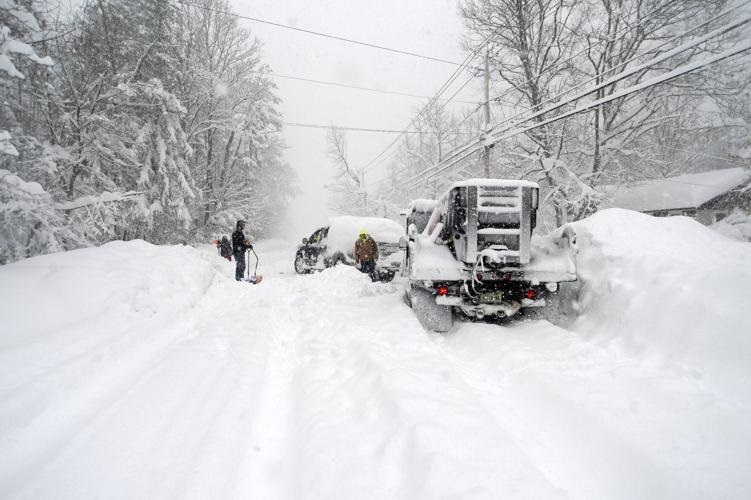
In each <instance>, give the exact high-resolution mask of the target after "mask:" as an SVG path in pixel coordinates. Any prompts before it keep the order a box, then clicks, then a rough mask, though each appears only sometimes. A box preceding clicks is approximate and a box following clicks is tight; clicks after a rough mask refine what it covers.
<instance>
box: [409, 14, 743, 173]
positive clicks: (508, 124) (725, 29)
mask: <svg viewBox="0 0 751 500" xmlns="http://www.w3.org/2000/svg"><path fill="white" fill-rule="evenodd" d="M748 22H751V16H745V17H743V18H741V19H739V20H737V21H735V22H733V23H730V24H727V25H725V26H722V27H720V28H718V29H716V30H714V31H711V32H710V33H707V34H705V35H703V36H701V37H699V38H697V39H694V40H691V41H689V42H687V43H684V44H682V45H680V46H678V47H676V48H674V49H672V50H669V51H667V52H665V53H664V54H661V55H659V56H658V57H655V58H653V59H651V60H649V61H647V62H646V63H644V64H641V65H638V66H635V67H633V68H631V69H629V70H626V71H623V72H621V73H619V74H618V75H616V76H614V77H611V78H610V79H608V80H606V81H605V82H603V83H600V84H598V85H596V86H595V87H592V88H591V89H588V90H585V91H583V92H580V93H579V94H576V95H574V96H573V97H569V98H567V99H564V100H561V101H558V102H556V103H555V104H553V105H552V106H549V107H547V108H545V109H542V110H540V111H537V112H535V113H532V114H531V115H529V116H527V117H525V118H522V119H521V120H519V121H517V122H516V123H511V120H512V119H513V118H514V117H516V116H518V115H515V116H514V117H511V118H509V119H507V120H504V121H503V122H501V123H498V124H496V125H494V126H493V128H492V129H491V130H490V131H489V132H488V135H489V136H490V134H491V133H492V134H493V136H494V137H493V138H492V143H493V144H495V143H497V142H499V141H501V140H503V139H506V138H509V137H513V136H514V135H518V133H520V132H518V131H515V132H513V133H511V134H510V135H505V136H504V135H500V134H503V133H504V132H508V131H510V130H512V129H513V128H514V127H517V126H519V125H520V124H522V123H525V122H528V121H530V120H533V119H534V118H537V117H542V116H543V115H545V114H547V113H550V112H551V111H555V110H556V109H559V108H561V107H563V106H565V105H567V104H570V103H572V102H575V101H578V100H579V99H581V98H583V97H586V96H587V95H589V94H591V93H592V92H595V91H597V90H598V89H601V88H605V87H607V86H610V85H613V84H615V83H617V82H619V81H620V80H623V79H624V78H626V77H628V76H630V75H633V74H635V73H637V72H639V71H643V70H644V69H647V68H650V67H652V66H654V65H656V64H658V63H660V62H663V61H665V60H667V59H669V58H671V57H673V56H675V55H677V54H680V53H681V52H685V51H686V50H688V49H690V48H692V47H695V46H696V45H699V44H700V43H703V42H705V41H707V40H710V39H712V38H714V37H716V36H719V35H722V34H724V33H726V32H728V31H731V30H733V29H737V28H738V27H740V26H742V25H744V24H747V23H748ZM746 50H747V49H746ZM742 51H743V50H741V52H742ZM726 57H729V56H726ZM687 66H690V65H686V66H682V67H681V68H685V67H687ZM694 69H696V68H694ZM672 73H674V71H672V72H670V73H667V74H666V75H670V74H672ZM598 76H599V75H598ZM676 76H677V75H676ZM659 78H660V77H657V78H655V79H659ZM672 78H673V77H670V78H668V79H672ZM655 79H652V80H650V81H654V80H655ZM635 87H639V85H636V86H633V87H629V89H632V88H635ZM637 90H639V89H637ZM621 92H622V91H621ZM621 92H616V93H614V94H611V96H610V97H607V98H604V99H600V100H599V101H594V102H593V103H591V104H590V105H589V106H587V107H585V109H590V108H591V107H593V105H594V104H595V103H598V102H600V103H604V102H609V101H611V100H614V99H615V98H616V97H612V96H619V97H623V96H624V95H628V94H630V93H632V92H628V93H627V94H622V93H621ZM611 97H612V98H611ZM619 97H618V98H619ZM578 109H580V108H577V109H576V110H574V112H573V113H572V112H567V113H564V114H563V115H559V116H558V117H555V118H553V119H549V120H543V121H542V122H538V123H536V124H535V125H532V126H529V127H525V128H523V129H522V130H521V132H528V131H530V130H534V129H536V128H539V127H541V126H544V125H547V124H549V123H552V122H555V121H558V120H560V119H562V118H565V117H568V116H571V115H572V114H577V113H578V112H580V111H577V110H578ZM502 125H506V126H505V127H504V128H502V129H500V130H496V131H495V132H493V129H497V128H498V127H500V126H502ZM486 140H487V139H486ZM478 147H479V144H478V143H477V142H475V141H469V142H468V143H466V144H465V145H464V146H460V147H459V148H457V149H456V150H454V152H452V153H451V154H450V155H449V156H448V157H447V158H446V161H452V160H453V158H454V157H456V156H459V155H462V154H463V153H464V152H465V151H467V150H469V149H477V148H478ZM464 157H465V156H463V157H462V158H464ZM453 164H454V163H451V165H453ZM440 167H441V165H440V164H439V165H436V166H434V167H432V168H431V169H426V170H425V171H423V172H421V173H420V174H418V175H422V174H424V173H427V172H428V171H430V170H433V169H439V171H440V172H442V171H444V170H445V169H441V168H440ZM433 175H434V174H433V173H431V174H429V175H428V177H427V178H430V177H432V176H433ZM416 177H417V176H415V177H413V179H414V178H416ZM411 180H412V179H410V181H408V182H411Z"/></svg>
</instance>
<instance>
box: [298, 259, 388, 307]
mask: <svg viewBox="0 0 751 500" xmlns="http://www.w3.org/2000/svg"><path fill="white" fill-rule="evenodd" d="M301 280H305V281H306V287H307V290H308V291H307V293H311V292H312V293H314V294H315V293H320V294H321V295H325V296H326V297H336V298H342V299H347V298H354V297H369V296H373V295H382V294H384V293H393V292H394V291H395V290H396V286H395V285H393V284H392V283H380V282H376V283H374V282H373V281H372V280H371V279H370V277H369V276H368V275H367V274H364V273H361V272H360V271H359V270H357V269H356V268H354V267H352V266H347V265H344V264H339V265H337V266H334V267H330V268H328V269H324V270H323V271H322V272H320V273H315V274H312V275H310V276H302V277H301Z"/></svg>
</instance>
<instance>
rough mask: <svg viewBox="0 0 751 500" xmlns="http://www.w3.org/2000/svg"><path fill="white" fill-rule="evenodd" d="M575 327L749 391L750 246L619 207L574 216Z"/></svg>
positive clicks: (720, 386)
mask: <svg viewBox="0 0 751 500" xmlns="http://www.w3.org/2000/svg"><path fill="white" fill-rule="evenodd" d="M573 226H574V227H575V229H576V233H577V240H578V247H579V250H578V257H577V265H578V274H579V280H580V283H581V285H582V290H581V293H580V298H579V299H580V300H579V307H580V313H581V317H580V319H579V320H578V322H577V324H576V325H574V328H573V329H574V330H576V331H580V332H582V333H584V334H586V335H587V336H588V337H589V338H591V340H593V341H595V342H601V343H610V344H612V345H614V346H617V347H619V348H622V349H625V350H627V351H628V352H630V353H632V354H633V355H636V356H639V357H644V358H645V359H648V360H651V361H654V362H658V363H663V364H668V365H670V366H671V367H674V368H675V369H678V370H682V371H685V373H687V374H689V375H690V376H693V377H695V378H697V379H700V380H703V381H705V382H706V383H707V384H709V385H710V386H712V388H713V389H715V390H719V391H722V392H726V393H729V394H734V395H735V397H741V398H742V399H745V400H751V365H749V361H748V360H749V359H751V316H749V314H748V309H747V308H748V304H751V291H750V289H749V283H751V245H748V244H746V243H739V242H735V241H732V240H729V239H727V238H726V237H724V236H721V235H719V234H717V233H716V232H715V231H712V230H711V229H709V228H707V227H705V226H703V225H701V224H700V223H698V222H696V221H694V220H693V219H690V218H686V217H670V218H655V217H651V216H648V215H644V214H640V213H637V212H632V211H628V210H622V209H610V210H605V211H602V212H599V213H597V214H595V215H594V216H592V217H590V218H588V219H585V220H583V221H580V222H577V223H574V224H573Z"/></svg>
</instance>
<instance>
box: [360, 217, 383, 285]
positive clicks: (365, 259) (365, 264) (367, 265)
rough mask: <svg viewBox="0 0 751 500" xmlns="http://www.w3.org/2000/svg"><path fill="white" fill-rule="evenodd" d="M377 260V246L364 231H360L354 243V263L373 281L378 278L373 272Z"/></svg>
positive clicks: (374, 271)
mask: <svg viewBox="0 0 751 500" xmlns="http://www.w3.org/2000/svg"><path fill="white" fill-rule="evenodd" d="M377 260H378V244H376V241H375V240H374V239H373V238H372V237H371V236H370V235H369V234H368V232H367V231H366V230H364V229H362V230H360V236H359V237H358V238H357V241H355V262H356V263H357V264H359V266H360V271H361V272H363V273H367V274H368V275H369V276H370V279H372V280H373V281H375V280H376V278H377V277H378V276H377V274H376V270H375V269H376V261H377Z"/></svg>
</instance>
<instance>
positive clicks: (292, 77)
mask: <svg viewBox="0 0 751 500" xmlns="http://www.w3.org/2000/svg"><path fill="white" fill-rule="evenodd" d="M257 73H258V74H261V75H269V76H273V77H275V78H285V79H289V80H299V81H302V82H310V83H318V84H321V85H331V86H334V87H344V88H348V89H355V90H367V91H369V92H378V93H381V94H392V95H399V96H404V97H416V98H418V99H430V97H429V96H426V95H418V94H408V93H406V92H395V91H393V90H382V89H374V88H369V87H359V86H357V85H348V84H345V83H337V82H326V81H323V80H314V79H312V78H302V77H299V76H290V75H282V74H280V73H276V72H273V71H271V72H261V71H259V72H257ZM439 100H441V101H447V100H448V99H439ZM454 102H459V103H462V104H477V103H476V102H474V101H460V100H458V99H457V100H454Z"/></svg>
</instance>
